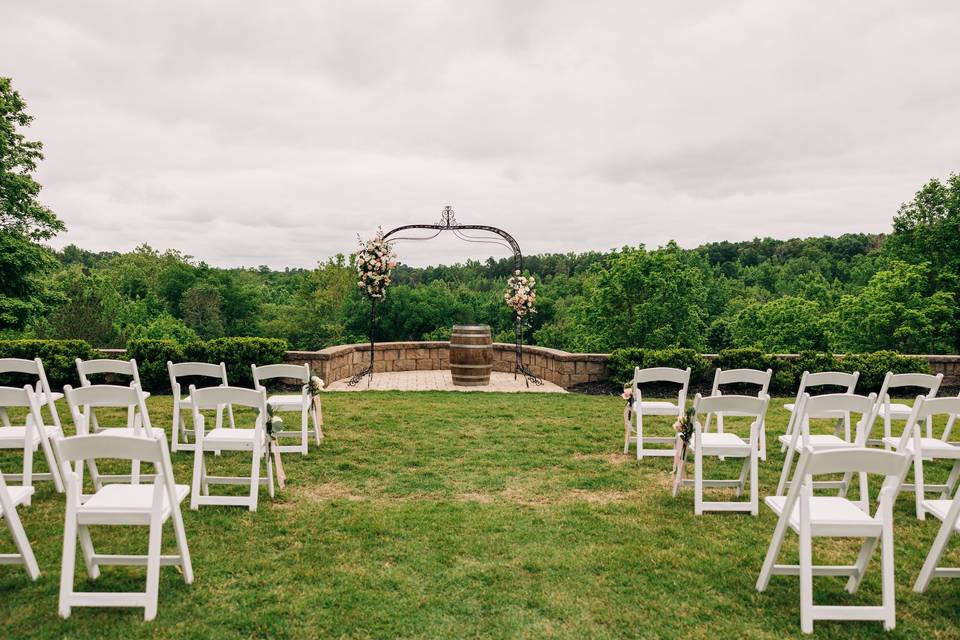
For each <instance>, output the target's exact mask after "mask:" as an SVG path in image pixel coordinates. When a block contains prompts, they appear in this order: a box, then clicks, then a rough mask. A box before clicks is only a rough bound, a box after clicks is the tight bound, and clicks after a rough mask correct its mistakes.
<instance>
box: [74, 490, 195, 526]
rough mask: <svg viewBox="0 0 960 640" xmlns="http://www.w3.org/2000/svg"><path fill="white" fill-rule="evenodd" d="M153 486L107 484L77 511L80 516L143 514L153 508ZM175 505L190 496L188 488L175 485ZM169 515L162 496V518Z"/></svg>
mask: <svg viewBox="0 0 960 640" xmlns="http://www.w3.org/2000/svg"><path fill="white" fill-rule="evenodd" d="M153 491H154V487H153V484H152V483H151V484H108V485H104V487H103V488H102V489H100V490H99V491H97V492H96V493H95V494H93V495H92V496H90V497H89V498H88V499H87V501H86V502H84V503H83V504H82V505H81V506H80V508H79V509H78V513H81V514H110V513H125V514H128V513H143V514H149V513H150V511H151V509H152V508H153ZM176 495H177V503H178V504H179V503H180V502H183V500H184V498H186V497H187V496H188V495H190V487H189V486H187V485H185V484H178V485H176ZM168 515H170V499H169V498H168V497H167V493H166V492H164V494H163V517H164V518H166V517H167V516H168Z"/></svg>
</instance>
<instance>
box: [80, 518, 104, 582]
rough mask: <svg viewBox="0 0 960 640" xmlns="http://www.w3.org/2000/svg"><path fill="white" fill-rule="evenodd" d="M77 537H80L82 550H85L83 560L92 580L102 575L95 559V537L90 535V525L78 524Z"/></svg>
mask: <svg viewBox="0 0 960 640" xmlns="http://www.w3.org/2000/svg"><path fill="white" fill-rule="evenodd" d="M77 537H78V538H80V550H81V551H82V552H83V562H84V564H85V565H86V567H87V575H88V576H90V579H91V580H96V579H97V578H99V577H100V567H99V566H97V563H96V562H94V561H93V556H94V550H93V539H92V538H91V537H90V527H87V526H85V525H82V524H81V525H78V526H77Z"/></svg>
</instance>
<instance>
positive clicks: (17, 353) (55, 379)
mask: <svg viewBox="0 0 960 640" xmlns="http://www.w3.org/2000/svg"><path fill="white" fill-rule="evenodd" d="M98 357H101V356H100V354H99V353H98V352H97V351H95V350H94V349H93V347H91V346H90V345H89V344H87V343H86V342H84V341H83V340H0V358H25V359H27V360H32V359H34V358H40V359H41V360H43V368H44V370H45V371H46V372H47V379H48V380H49V381H50V385H51V386H52V387H56V388H60V387H62V386H63V385H65V384H71V385H77V384H79V382H80V380H79V378H78V376H77V365H76V362H75V361H76V359H77V358H80V359H81V360H91V359H93V358H98ZM13 378H14V376H0V384H5V385H6V384H20V385H22V384H25V383H26V381H21V380H14V379H13Z"/></svg>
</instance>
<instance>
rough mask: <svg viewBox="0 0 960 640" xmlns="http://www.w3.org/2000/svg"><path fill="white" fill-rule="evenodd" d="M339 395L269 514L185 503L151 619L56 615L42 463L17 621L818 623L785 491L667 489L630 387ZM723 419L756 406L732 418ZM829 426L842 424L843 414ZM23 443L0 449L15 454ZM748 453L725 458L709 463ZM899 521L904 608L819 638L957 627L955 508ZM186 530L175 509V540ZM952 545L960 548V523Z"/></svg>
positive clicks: (828, 559)
mask: <svg viewBox="0 0 960 640" xmlns="http://www.w3.org/2000/svg"><path fill="white" fill-rule="evenodd" d="M391 293H392V292H391ZM785 401H792V398H789V399H787V398H779V399H776V400H774V401H773V402H771V405H770V406H771V409H770V414H769V420H768V429H767V434H768V438H769V441H768V447H767V450H768V452H769V456H770V457H769V459H768V460H767V461H766V462H764V463H761V465H760V494H761V496H764V495H769V494H771V493H773V491H774V488H775V487H776V482H777V478H778V475H779V472H780V468H781V464H782V460H783V457H782V454H781V453H780V448H779V446H777V442H776V437H777V435H779V434H780V433H782V431H783V429H784V428H785V426H786V422H787V413H786V412H785V411H784V410H783V408H782V405H783V403H784V402H785ZM323 402H324V417H325V422H326V429H325V431H326V434H327V437H326V438H325V439H324V441H323V444H322V445H320V446H319V447H316V448H314V447H313V446H312V445H311V451H310V455H309V456H307V457H301V456H299V455H285V456H284V457H283V462H284V467H285V469H286V472H287V477H288V481H289V484H288V486H287V488H286V489H285V490H284V491H280V492H279V493H278V496H277V498H276V499H275V500H271V499H270V498H269V497H267V496H266V494H265V492H264V493H262V494H261V501H260V506H259V509H258V510H257V512H256V513H250V512H248V511H246V510H245V509H240V508H236V507H232V508H231V507H203V508H202V510H201V511H197V512H194V511H190V510H189V509H188V508H185V509H184V519H185V522H186V530H187V536H188V540H189V544H190V551H191V555H192V557H193V563H194V571H195V573H196V580H195V582H194V584H192V585H185V584H184V582H183V579H182V576H181V575H180V574H179V573H178V572H177V571H176V570H175V569H174V568H172V567H165V568H163V569H162V570H161V580H160V606H159V614H158V617H157V620H156V621H155V622H152V623H149V624H144V622H143V614H142V611H140V610H123V609H85V608H76V609H74V611H73V613H72V615H71V617H70V619H69V620H66V621H61V620H60V619H59V618H58V617H57V594H58V588H59V577H60V560H61V550H62V543H61V535H62V532H63V508H64V499H63V497H62V496H61V495H59V494H56V493H55V492H54V490H53V488H52V487H51V486H50V483H49V482H42V483H39V484H38V487H39V489H38V493H37V495H35V496H34V499H33V504H32V505H31V506H30V507H29V508H22V509H20V514H21V518H22V519H23V523H24V526H25V528H26V530H27V535H28V536H29V538H30V540H31V541H32V544H33V549H34V551H35V553H36V555H37V560H38V562H39V564H40V570H41V572H42V574H41V577H40V579H39V580H38V581H37V582H31V581H30V580H29V579H28V578H27V577H26V574H25V572H24V571H23V570H22V569H21V568H20V567H16V566H10V565H6V566H0V592H2V593H3V598H2V599H0V617H2V619H3V620H4V625H5V626H4V628H5V629H7V630H12V629H16V630H17V638H19V639H20V640H31V639H33V638H61V637H67V638H76V639H82V638H103V639H105V640H137V639H139V638H159V637H162V638H209V639H212V640H217V639H220V638H224V639H226V638H238V637H241V638H276V639H278V640H283V639H285V638H303V637H317V638H340V637H343V638H349V637H354V638H368V637H376V638H394V637H396V638H401V637H402V638H451V637H459V638H464V637H475V638H517V637H521V638H539V637H553V638H617V637H649V638H654V637H656V638H742V637H749V638H758V639H763V638H770V639H773V638H799V637H801V633H800V621H799V618H800V616H799V584H798V581H797V579H796V578H795V577H786V576H784V577H775V578H774V579H773V581H772V582H771V585H770V588H769V589H768V590H767V591H766V592H765V593H762V594H760V593H757V592H756V590H755V588H754V583H755V582H756V578H757V573H758V572H759V570H760V565H761V562H762V560H763V556H764V553H765V552H766V548H767V545H768V543H769V541H770V536H771V535H772V533H773V529H774V526H775V523H776V518H775V517H774V515H773V514H772V512H771V511H770V510H769V509H767V508H766V507H764V506H762V505H761V511H760V516H759V517H757V518H753V517H750V516H748V515H743V514H710V515H705V516H701V517H696V516H694V515H693V494H692V492H691V491H690V490H685V491H684V492H683V493H682V494H681V496H680V497H679V498H676V499H674V498H672V497H671V496H670V482H669V479H670V476H669V472H670V467H671V464H672V460H671V459H670V458H660V459H653V458H648V459H646V460H644V461H643V462H641V463H637V462H636V460H635V459H633V458H632V456H624V455H622V454H620V453H619V452H620V450H621V449H622V446H623V440H622V438H623V436H622V429H620V428H618V426H617V425H618V424H620V420H621V414H622V411H623V400H622V399H620V398H619V397H606V398H603V397H591V396H582V395H576V394H562V395H561V394H516V395H507V394H486V393H484V394H480V393H378V392H370V393H362V394H357V393H349V394H348V393H343V394H338V393H325V394H324V396H323ZM148 405H149V410H150V413H151V417H152V419H153V423H154V424H155V425H158V426H164V425H166V426H169V424H170V419H171V415H170V411H171V407H172V399H171V398H170V397H169V396H166V397H157V396H155V397H153V398H150V399H149V401H148ZM62 410H63V420H64V425H65V426H66V428H67V431H68V433H69V434H72V433H73V429H72V426H71V425H72V422H71V420H70V419H69V417H68V415H67V412H66V410H65V407H62ZM650 420H652V422H651V423H650V424H652V425H653V427H652V431H654V432H656V433H657V434H663V435H668V434H672V433H673V431H672V430H671V428H670V423H671V422H672V419H669V418H656V419H650ZM101 423H102V424H109V425H123V424H125V423H126V412H124V411H114V412H106V411H104V412H103V416H102V418H101ZM237 423H238V425H240V426H249V424H250V414H248V413H246V412H243V411H239V410H238V411H237ZM727 428H728V429H731V430H739V429H742V425H741V424H740V423H739V422H738V420H737V419H730V420H728V422H727ZM813 428H814V430H815V431H817V432H825V431H830V432H832V429H833V424H831V423H826V422H825V423H823V424H819V423H815V424H814V425H813ZM940 428H942V423H939V422H938V424H937V429H938V430H939V429H940ZM820 430H823V431H820ZM739 432H740V433H742V431H739ZM453 433H456V435H457V437H450V436H451V434H453ZM373 443H375V446H372V445H373ZM384 452H389V455H384ZM17 460H19V456H17V455H16V454H15V453H13V452H9V451H7V452H3V453H2V455H0V468H3V469H7V468H8V467H14V466H16V464H15V462H16V461H17ZM173 461H174V473H175V476H176V478H177V480H178V481H179V482H183V483H189V480H190V477H191V472H192V464H193V456H192V454H175V455H174V456H173ZM207 464H208V465H212V466H211V467H210V470H211V473H225V474H236V475H241V474H244V473H249V456H246V457H244V456H243V455H240V454H232V453H229V452H225V453H224V454H223V456H221V457H213V456H211V457H210V458H209V459H208V460H207ZM40 465H42V462H41V463H39V464H38V468H40ZM124 468H127V469H129V466H125V467H124ZM949 468H950V465H949V463H944V462H940V463H936V464H928V465H925V473H926V474H927V476H928V479H929V481H931V482H940V481H942V480H943V479H944V478H945V477H946V475H947V473H948V471H949ZM738 469H739V463H737V462H730V461H728V462H719V461H715V460H710V461H708V462H707V472H708V473H711V474H716V473H717V472H718V470H719V473H720V474H723V473H724V471H726V472H728V473H730V474H732V475H735V474H736V472H737V470H738ZM728 477H730V476H728ZM237 490H238V491H242V489H241V488H238V489H237ZM895 525H896V526H895V554H896V584H897V627H896V629H895V630H894V631H893V632H891V633H884V632H883V631H882V629H881V626H880V623H878V622H843V623H840V622H838V623H829V622H822V623H818V624H817V626H816V634H817V637H818V638H876V637H879V636H883V637H884V638H890V639H891V640H895V639H897V638H948V637H954V636H955V635H956V612H957V610H958V609H960V592H958V591H957V588H956V583H955V582H953V581H950V580H944V579H939V580H934V581H933V583H932V585H931V587H930V590H929V592H928V593H925V594H917V593H914V592H913V591H912V590H911V586H912V583H913V580H914V579H915V578H916V576H917V573H918V572H919V570H920V566H921V564H922V562H923V559H924V556H925V555H926V553H927V550H928V549H929V548H930V544H931V542H932V541H933V538H934V536H935V535H936V532H937V530H938V528H939V522H938V521H937V520H936V519H934V518H927V520H926V521H922V522H921V521H918V520H917V519H916V517H915V515H914V513H913V501H912V495H911V494H910V493H909V492H904V493H903V494H902V495H901V497H900V500H899V501H898V502H897V504H896V508H895ZM92 535H93V540H94V543H95V544H96V546H97V548H98V549H99V550H101V551H102V552H104V553H124V552H126V553H143V551H144V550H145V549H146V537H145V536H146V533H145V530H144V529H142V528H136V527H94V528H93V531H92ZM172 541H173V535H172V529H171V528H170V526H169V525H167V527H166V528H165V531H164V549H165V551H166V552H167V553H169V552H170V551H171V550H172V548H173V546H172ZM858 547H859V544H858V541H857V540H850V539H831V540H820V541H815V542H814V557H815V558H816V560H817V561H818V562H820V563H834V564H846V563H849V562H851V561H852V560H853V559H854V558H855V557H856V554H857V549H858ZM796 549H797V546H796V537H795V536H792V535H791V536H788V543H787V545H786V548H785V552H784V553H785V555H784V557H783V559H782V560H781V561H782V562H795V561H796V553H797V551H796ZM12 551H13V543H12V540H11V539H10V537H9V535H7V534H4V535H2V536H0V552H12ZM944 563H945V564H948V565H952V566H957V564H958V563H960V544H957V543H953V544H951V545H950V546H949V547H948V553H947V555H946V557H945V558H944ZM102 572H103V573H102V576H101V577H100V579H99V580H97V581H96V582H94V581H90V580H89V579H87V578H86V577H85V575H84V569H83V562H82V561H80V562H78V565H77V574H78V577H77V586H78V588H79V589H84V590H88V591H89V590H109V591H113V590H126V591H135V590H140V589H142V588H143V579H144V575H145V570H144V568H143V567H139V568H136V567H134V568H127V567H103V568H102ZM844 583H845V580H842V579H839V578H829V577H822V578H816V579H815V581H814V593H815V598H816V600H817V602H819V603H825V604H831V603H832V604H874V603H877V602H879V600H880V565H879V550H878V553H877V554H875V555H874V557H873V560H872V561H871V563H870V565H869V569H868V571H867V574H866V576H865V578H864V582H863V585H862V586H861V589H860V591H859V593H857V594H856V595H850V594H847V593H846V592H845V591H844V588H843V587H844ZM678 607H681V609H679V610H678Z"/></svg>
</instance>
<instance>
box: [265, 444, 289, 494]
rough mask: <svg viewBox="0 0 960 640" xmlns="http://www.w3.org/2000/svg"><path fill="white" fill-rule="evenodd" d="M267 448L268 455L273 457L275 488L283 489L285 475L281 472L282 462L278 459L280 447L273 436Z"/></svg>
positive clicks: (285, 483)
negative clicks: (275, 477)
mask: <svg viewBox="0 0 960 640" xmlns="http://www.w3.org/2000/svg"><path fill="white" fill-rule="evenodd" d="M267 446H268V447H270V455H271V456H272V457H273V466H274V467H275V468H276V470H277V486H279V487H280V488H281V489H283V488H285V487H286V486H287V474H286V473H285V472H284V471H283V460H281V459H280V446H279V445H278V444H277V438H276V437H275V436H274V437H272V438H271V439H270V442H269V444H268V445H267ZM268 464H269V462H268Z"/></svg>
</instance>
